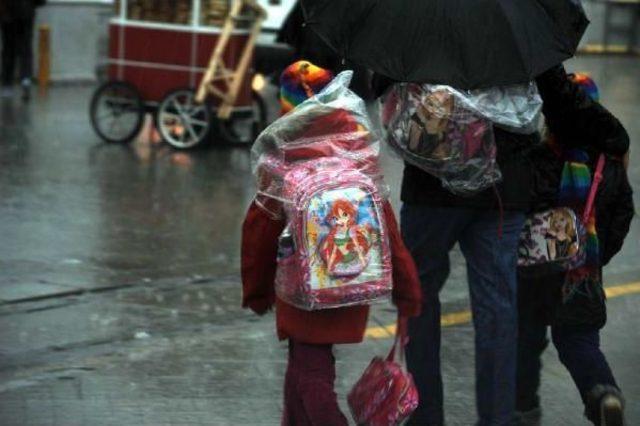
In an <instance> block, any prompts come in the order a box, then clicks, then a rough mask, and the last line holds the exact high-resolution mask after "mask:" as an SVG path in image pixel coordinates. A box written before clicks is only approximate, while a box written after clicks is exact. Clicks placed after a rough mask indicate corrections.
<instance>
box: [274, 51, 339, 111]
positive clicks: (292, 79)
mask: <svg viewBox="0 0 640 426" xmlns="http://www.w3.org/2000/svg"><path fill="white" fill-rule="evenodd" d="M331 80H333V73H332V72H331V71H329V70H325V69H324V68H320V67H317V66H315V65H313V64H312V63H311V62H309V61H298V62H294V63H293V64H291V65H289V66H288V67H287V68H286V69H285V70H284V71H283V72H282V74H280V107H281V110H280V111H281V113H282V114H286V113H287V112H289V111H291V110H292V109H294V108H295V107H296V106H297V105H299V104H301V103H302V102H304V101H306V100H307V99H309V98H310V97H312V96H313V95H315V94H316V93H318V92H320V91H321V90H322V89H323V88H324V87H325V86H326V85H327V84H329V82H330V81H331Z"/></svg>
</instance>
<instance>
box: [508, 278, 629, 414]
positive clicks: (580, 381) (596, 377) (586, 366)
mask: <svg viewBox="0 0 640 426" xmlns="http://www.w3.org/2000/svg"><path fill="white" fill-rule="evenodd" d="M518 284H519V288H518V290H519V293H520V294H519V295H518V299H519V310H520V312H519V320H518V322H519V330H518V332H519V335H518V368H517V398H516V409H517V410H518V411H529V410H532V409H534V408H537V407H539V405H540V400H539V396H538V388H539V387H540V370H541V368H542V362H541V360H540V357H541V356H542V352H544V350H545V348H546V347H547V344H548V342H549V341H548V339H547V327H548V325H549V316H548V313H549V312H548V311H547V309H545V306H544V301H542V300H541V298H542V297H541V296H540V294H536V295H534V294H532V293H533V292H535V291H533V292H532V287H531V286H532V285H533V286H535V285H538V286H540V285H545V284H548V281H544V280H542V281H538V282H536V283H532V282H528V280H522V279H519V283H518ZM541 302H542V303H541ZM551 338H552V341H553V344H554V346H555V347H556V349H557V351H558V356H559V358H560V361H561V362H562V364H563V365H564V366H565V367H566V369H567V370H568V371H569V373H570V374H571V377H572V378H573V381H574V382H575V384H576V387H577V388H578V391H579V392H580V396H581V397H582V400H583V402H584V403H585V408H586V413H587V415H588V416H589V417H590V413H591V412H592V408H595V407H588V402H589V394H590V392H592V391H593V390H594V388H595V387H596V386H598V385H602V386H605V387H612V388H615V389H619V388H618V385H617V384H616V381H615V379H614V377H613V374H612V373H611V368H610V367H609V364H608V363H607V360H606V358H605V356H604V354H603V353H602V351H601V350H600V330H599V329H598V328H589V327H570V326H566V325H552V326H551ZM592 420H593V419H592Z"/></svg>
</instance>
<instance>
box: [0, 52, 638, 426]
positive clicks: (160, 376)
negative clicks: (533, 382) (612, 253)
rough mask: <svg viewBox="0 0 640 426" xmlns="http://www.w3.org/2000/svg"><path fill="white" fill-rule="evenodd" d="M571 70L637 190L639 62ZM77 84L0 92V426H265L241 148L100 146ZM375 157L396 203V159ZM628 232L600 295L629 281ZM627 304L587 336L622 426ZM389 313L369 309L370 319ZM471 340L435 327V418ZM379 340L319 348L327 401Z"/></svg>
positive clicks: (554, 385) (550, 377)
mask: <svg viewBox="0 0 640 426" xmlns="http://www.w3.org/2000/svg"><path fill="white" fill-rule="evenodd" d="M571 66H572V68H573V69H575V70H586V71H590V72H591V73H592V74H593V76H594V77H595V79H596V81H597V82H598V84H599V86H600V90H601V98H602V100H603V102H604V103H605V105H607V106H608V107H609V108H610V109H611V110H612V111H613V112H614V113H615V114H617V115H618V116H619V118H620V119H621V121H622V122H623V124H625V126H626V127H627V129H628V131H629V133H630V135H631V137H632V151H631V153H632V156H631V169H630V178H631V181H632V185H634V186H635V188H640V166H639V165H640V149H639V148H636V146H637V144H638V141H640V121H639V120H638V117H640V60H638V59H632V58H620V57H618V58H593V57H590V58H580V59H578V60H575V61H574V62H572V64H571ZM92 90H93V88H91V87H55V88H53V89H51V90H50V92H49V94H48V95H47V96H46V97H36V98H35V99H34V100H33V101H32V102H31V103H30V104H28V105H23V104H22V103H21V102H20V101H19V100H18V99H15V100H0V424H2V425H5V424H6V425H14V424H15V425H22V424H28V425H49V424H51V425H80V424H86V425H102V424H109V425H111V424H113V425H140V424H148V425H165V424H166V425H169V424H172V425H188V424H203V425H227V424H241V425H255V424H265V425H275V424H278V423H279V413H280V410H281V384H282V379H283V372H284V367H285V360H286V358H285V353H286V352H285V346H284V345H283V344H282V343H278V342H277V341H276V339H275V334H274V324H273V322H274V321H273V316H272V315H268V316H267V317H266V318H263V319H258V318H256V317H254V316H252V315H250V314H249V313H247V312H243V311H242V310H241V309H239V307H238V306H239V278H238V270H239V228H240V223H241V220H242V216H243V213H244V209H245V208H246V206H247V205H248V203H249V202H250V200H251V198H252V196H253V191H254V186H253V179H252V176H251V174H250V167H249V155H248V152H247V150H246V149H243V148H223V147H220V146H214V147H212V148H211V149H207V150H199V151H195V152H188V153H185V152H177V151H174V150H171V149H170V148H168V147H167V146H165V145H163V144H160V143H153V142H149V138H146V137H141V138H140V140H138V141H136V142H134V143H132V144H130V145H124V146H120V145H106V144H102V143H101V142H100V141H99V140H98V138H97V137H96V136H95V135H94V134H93V132H92V130H91V128H90V125H89V120H88V114H87V110H88V99H89V97H90V95H91V91H92ZM271 103H272V105H271V107H272V108H273V110H274V111H275V108H276V106H275V105H273V102H271ZM384 164H385V172H386V175H387V180H388V181H389V182H390V184H391V186H392V188H393V189H394V191H393V194H394V198H393V201H394V205H395V206H396V208H397V207H398V206H399V204H398V200H397V198H398V191H397V189H398V186H399V180H400V177H401V165H400V164H399V162H398V160H397V159H395V158H392V157H390V156H386V157H385V159H384ZM639 203H640V196H639V195H638V194H636V204H637V205H640V204H639ZM638 222H639V221H637V220H636V221H634V224H633V229H632V232H631V234H630V236H629V238H628V240H627V243H626V245H625V248H624V250H623V252H622V253H621V254H620V255H619V256H618V257H617V258H616V259H614V261H613V262H612V264H611V266H610V267H609V268H608V269H607V271H606V278H607V283H608V284H609V285H613V284H624V283H629V282H637V281H640V264H638V261H637V259H638V258H639V256H640V225H639V224H638ZM443 300H444V307H445V311H446V312H454V311H459V310H464V309H465V308H466V307H467V298H466V284H465V269H464V263H463V261H462V259H461V255H460V254H459V252H458V251H456V252H455V253H454V254H453V268H452V275H451V279H450V280H449V282H448V283H447V286H446V287H445V290H444V292H443ZM639 306H640V295H638V294H630V295H627V296H624V297H619V298H615V299H611V300H610V301H609V316H610V318H609V324H608V325H607V327H606V328H605V330H604V332H603V346H604V348H605V351H606V353H607V355H608V357H609V359H610V362H611V365H612V367H613V370H614V373H615V374H616V376H617V377H618V379H619V381H620V384H621V386H622V388H623V391H624V392H625V393H626V395H627V399H628V401H629V407H628V415H629V425H630V426H631V425H637V424H640V404H638V403H637V400H638V398H640V373H639V372H638V367H637V365H638V361H640V339H639V338H640V332H638V328H639V326H640V320H639V319H638V313H640V309H639ZM393 315H394V313H393V310H392V309H391V308H390V307H388V306H386V305H380V306H377V307H376V309H375V310H374V313H373V315H372V318H371V320H370V323H371V325H372V326H377V325H386V324H389V323H391V322H392V320H393ZM472 335H473V333H472V328H471V326H470V325H469V324H463V325H458V326H454V327H448V328H446V329H445V331H444V333H443V360H444V361H443V364H444V366H443V368H444V372H445V381H446V389H445V392H446V400H447V407H446V409H447V414H448V422H449V424H450V425H468V424H472V423H473V421H474V418H475V415H474V403H473V365H472V351H473V345H472V342H473V339H472ZM389 344H390V340H389V339H385V338H383V339H367V340H366V341H365V343H363V344H362V345H348V346H343V347H339V348H338V349H337V358H338V383H337V388H338V393H339V396H340V397H341V399H342V402H344V396H345V394H346V392H347V391H348V389H349V388H350V386H351V384H353V382H354V381H355V380H356V379H357V377H358V376H359V374H360V373H361V371H362V370H363V369H364V367H365V366H366V365H367V363H368V362H369V360H370V359H371V357H372V356H373V355H374V354H381V353H383V352H385V351H386V350H387V349H388V346H389ZM543 381H544V384H543V390H542V395H543V406H544V410H545V421H544V423H543V424H545V425H582V424H586V423H585V421H584V420H583V419H582V418H581V415H580V413H581V409H582V408H581V404H580V401H579V397H578V395H577V393H576V391H575V389H574V387H573V384H572V383H571V381H570V378H569V376H568V374H567V373H566V371H565V370H564V369H563V367H562V366H561V365H560V364H559V362H558V361H557V358H556V355H555V351H554V350H553V349H550V350H548V352H547V353H546V354H545V371H544V377H543Z"/></svg>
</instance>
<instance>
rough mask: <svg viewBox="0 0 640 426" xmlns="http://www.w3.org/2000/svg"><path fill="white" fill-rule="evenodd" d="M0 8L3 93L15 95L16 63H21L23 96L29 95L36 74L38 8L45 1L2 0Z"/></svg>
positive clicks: (6, 95)
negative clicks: (34, 53)
mask: <svg viewBox="0 0 640 426" xmlns="http://www.w3.org/2000/svg"><path fill="white" fill-rule="evenodd" d="M2 3H3V5H2V7H1V8H0V26H1V27H2V73H1V76H0V80H1V83H2V88H1V90H2V93H1V94H2V96H3V97H10V96H12V95H13V93H12V92H13V91H12V86H13V82H14V78H15V71H16V62H17V61H18V60H19V62H20V63H19V64H20V75H19V77H20V82H21V84H22V87H23V98H24V99H27V98H28V97H29V92H30V87H31V78H32V74H33V48H32V44H33V22H34V18H35V9H36V7H37V6H42V5H43V4H44V0H3V1H2Z"/></svg>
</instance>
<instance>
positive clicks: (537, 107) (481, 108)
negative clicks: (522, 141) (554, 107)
mask: <svg viewBox="0 0 640 426" xmlns="http://www.w3.org/2000/svg"><path fill="white" fill-rule="evenodd" d="M451 90H455V89H451ZM458 94H459V95H460V99H461V100H462V101H463V102H465V103H466V105H467V107H468V108H469V109H471V110H473V111H475V112H477V113H478V114H480V115H481V116H483V117H484V118H486V119H487V120H489V121H491V122H492V123H493V124H494V125H495V126H497V127H500V128H503V129H505V130H508V131H510V132H514V133H521V134H531V133H535V132H537V131H538V127H539V124H540V117H541V114H542V98H541V97H540V94H539V93H538V86H537V85H536V84H535V83H534V82H531V83H528V84H516V85H512V86H502V87H492V88H490V89H479V90H469V91H466V92H460V91H458Z"/></svg>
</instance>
